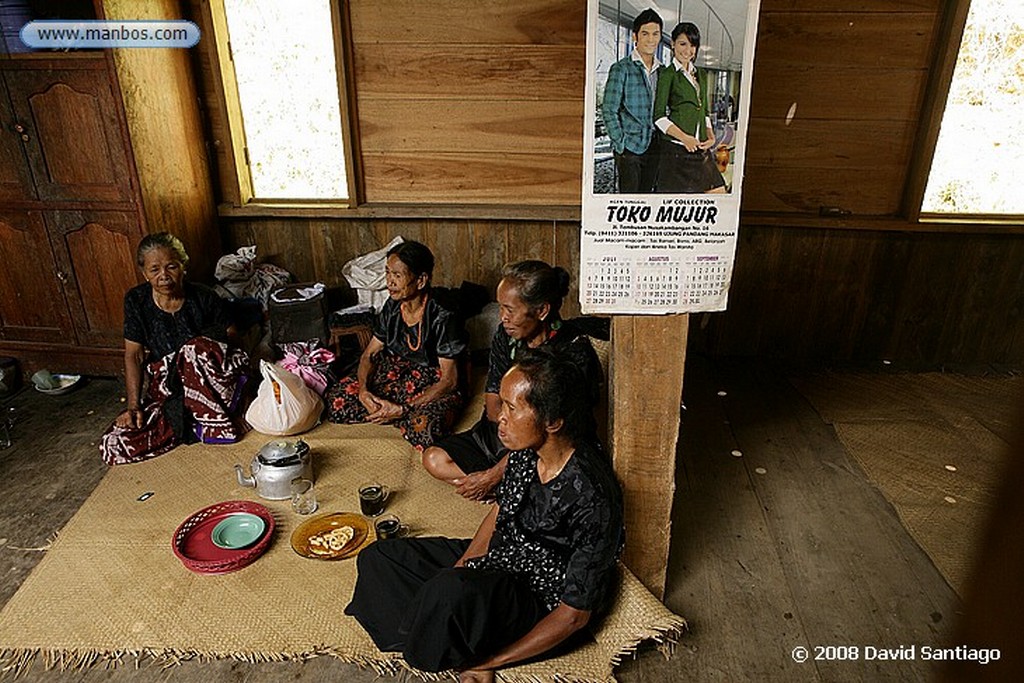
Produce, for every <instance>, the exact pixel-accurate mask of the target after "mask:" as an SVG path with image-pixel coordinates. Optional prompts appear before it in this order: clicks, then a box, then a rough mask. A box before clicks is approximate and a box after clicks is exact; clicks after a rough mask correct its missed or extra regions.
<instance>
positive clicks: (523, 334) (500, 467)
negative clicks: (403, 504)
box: [423, 261, 602, 500]
mask: <svg viewBox="0 0 1024 683" xmlns="http://www.w3.org/2000/svg"><path fill="white" fill-rule="evenodd" d="M568 292H569V273H567V272H566V271H565V269H563V268H559V267H557V266H556V267H554V268H552V267H551V266H549V265H548V264H547V263H544V262H543V261H519V262H518V263H512V264H509V265H507V266H505V269H504V271H503V272H502V279H501V282H499V283H498V305H499V306H500V311H501V321H500V323H499V324H498V328H497V329H496V330H495V332H494V339H492V340H491V354H490V362H489V367H488V369H487V384H486V387H485V388H484V411H483V415H481V416H480V420H479V421H478V422H477V423H476V424H475V425H473V427H472V428H471V429H470V430H469V431H466V432H462V433H461V434H454V435H452V436H450V437H448V438H446V439H443V440H441V441H439V442H438V443H436V444H435V445H434V446H432V447H430V448H428V449H426V450H425V451H423V466H424V467H425V468H426V470H427V471H428V472H430V474H431V475H433V476H434V477H436V478H438V479H441V480H442V481H447V482H448V483H450V484H454V485H455V486H456V490H457V491H458V492H459V494H461V495H463V496H465V497H466V498H470V499H473V500H483V499H486V498H488V497H489V496H490V495H491V492H492V491H493V490H494V487H495V486H497V485H498V482H499V481H500V480H501V475H502V472H504V471H505V457H504V456H505V447H504V446H502V444H501V441H500V440H499V439H498V413H499V411H500V408H501V402H500V401H499V399H498V388H499V386H500V385H501V378H502V377H504V375H505V373H506V372H508V369H509V368H510V367H512V363H513V362H514V361H515V360H516V357H517V354H519V353H521V352H522V351H523V349H528V348H538V347H541V346H543V347H547V348H550V349H551V350H552V351H553V352H554V353H555V354H557V355H558V356H560V357H562V358H565V359H568V360H569V361H570V362H572V363H574V364H575V365H576V366H577V367H578V368H579V370H580V371H581V372H582V375H583V382H584V384H585V399H586V401H588V403H589V405H590V406H591V408H593V407H594V406H596V405H597V401H598V392H599V391H600V386H601V380H602V376H601V375H602V372H601V363H600V361H598V359H597V354H596V353H594V349H593V347H592V346H591V345H590V340H589V339H588V338H587V336H586V335H585V334H583V333H582V332H581V331H580V330H578V329H576V328H575V327H574V326H573V324H572V323H571V322H567V321H564V320H562V318H561V316H560V315H559V310H560V309H561V307H562V300H563V299H564V298H565V295H566V294H568Z"/></svg>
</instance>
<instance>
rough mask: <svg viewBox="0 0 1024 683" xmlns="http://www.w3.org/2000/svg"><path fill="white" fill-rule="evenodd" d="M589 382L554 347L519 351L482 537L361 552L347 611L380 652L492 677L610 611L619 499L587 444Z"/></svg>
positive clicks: (506, 382) (403, 541)
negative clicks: (504, 458)
mask: <svg viewBox="0 0 1024 683" xmlns="http://www.w3.org/2000/svg"><path fill="white" fill-rule="evenodd" d="M582 385H583V383H582V381H581V377H580V374H579V372H578V370H577V369H576V368H575V367H574V366H573V365H572V364H570V363H568V362H566V361H564V360H560V359H558V358H555V357H554V356H552V355H551V354H550V352H546V351H545V352H539V351H538V352H531V353H524V354H521V356H520V357H518V358H517V364H516V365H514V366H513V367H512V369H511V370H509V371H508V373H506V375H505V377H504V378H503V379H502V381H501V388H500V391H499V396H500V399H501V410H500V416H499V418H498V434H499V436H500V438H501V440H502V442H503V443H504V444H505V445H506V446H507V447H508V448H509V449H510V452H509V455H508V466H507V468H506V470H505V475H504V477H503V479H502V481H501V484H500V485H499V486H498V489H497V492H496V494H497V503H496V505H494V506H493V507H492V508H491V510H490V512H489V513H488V514H487V517H486V518H485V519H484V521H483V523H482V524H481V525H480V528H479V529H478V530H477V532H476V535H475V536H474V537H473V539H472V540H469V539H464V540H457V539H447V538H400V539H388V540H384V541H377V542H376V543H373V544H371V545H370V546H368V547H367V548H366V549H365V550H363V552H362V553H360V555H359V558H358V560H357V566H358V571H359V576H358V578H357V580H356V587H355V591H354V593H353V596H352V602H351V603H350V604H349V605H348V607H347V608H346V610H345V613H346V614H349V615H352V616H354V617H355V618H356V619H357V620H358V621H359V623H360V624H362V626H363V628H365V629H366V631H367V632H368V633H369V634H370V637H371V638H373V641H374V643H376V645H377V647H379V648H380V649H381V650H383V651H391V652H402V654H403V656H404V657H405V660H406V661H407V662H408V663H409V664H410V665H412V666H414V667H416V668H418V669H421V670H424V671H444V670H447V669H459V670H461V671H462V676H461V680H466V681H473V680H482V681H491V680H494V670H495V669H498V668H501V667H503V666H507V665H509V664H512V663H514V662H519V661H522V660H524V659H528V658H530V657H534V656H536V655H539V654H542V653H545V652H547V651H549V650H550V649H551V648H553V647H555V646H556V645H558V644H559V643H561V642H562V641H564V640H565V639H566V638H568V637H569V636H571V635H572V634H573V633H575V632H576V631H578V630H579V629H581V628H582V627H583V626H585V625H586V624H587V622H588V621H589V620H590V617H591V615H592V614H593V613H595V612H599V611H601V610H603V609H605V608H606V607H607V606H608V605H609V603H610V600H611V598H612V596H613V591H614V587H615V582H616V577H617V571H616V560H617V559H618V557H619V554H620V552H621V550H622V545H623V540H624V533H625V532H624V530H623V526H622V494H621V492H620V490H619V485H618V483H617V482H616V480H615V476H614V474H613V472H612V470H611V466H610V464H609V463H608V460H607V458H605V457H604V456H603V455H601V454H599V453H598V452H597V450H596V447H595V445H594V444H592V443H590V442H589V441H588V440H587V435H588V433H589V431H590V427H589V422H590V420H589V411H590V407H589V404H588V401H587V400H586V397H585V396H584V394H583V392H582Z"/></svg>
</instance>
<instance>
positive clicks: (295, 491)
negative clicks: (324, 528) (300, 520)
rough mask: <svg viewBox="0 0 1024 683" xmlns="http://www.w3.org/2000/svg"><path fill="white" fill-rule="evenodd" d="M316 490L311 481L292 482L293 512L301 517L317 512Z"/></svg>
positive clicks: (294, 480) (298, 480)
mask: <svg viewBox="0 0 1024 683" xmlns="http://www.w3.org/2000/svg"><path fill="white" fill-rule="evenodd" d="M316 508H317V503H316V489H314V488H313V482H312V481H310V480H309V479H301V478H300V479H293V480H292V510H294V511H295V512H296V513H298V514H300V515H311V514H313V513H314V512H316Z"/></svg>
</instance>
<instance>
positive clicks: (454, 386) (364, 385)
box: [325, 241, 466, 450]
mask: <svg viewBox="0 0 1024 683" xmlns="http://www.w3.org/2000/svg"><path fill="white" fill-rule="evenodd" d="M384 272H385V277H386V280H387V287H388V294H389V295H390V297H391V298H390V299H388V301H387V302H386V303H385V304H384V307H383V308H382V309H381V311H380V313H378V314H377V317H376V320H375V321H374V326H373V339H371V340H370V343H369V344H367V346H366V349H364V350H363V354H362V356H360V358H359V368H358V370H357V371H356V376H355V377H347V378H345V379H343V380H341V381H340V382H338V383H337V384H336V385H334V387H332V388H331V389H329V390H328V392H327V394H326V396H325V398H326V400H327V406H328V419H329V420H330V421H331V422H341V423H346V424H352V423H357V422H373V423H376V424H393V425H395V426H396V427H398V428H399V429H400V430H401V432H402V436H403V437H405V439H406V440H407V441H408V442H409V443H411V444H412V445H413V446H415V447H416V448H418V449H421V450H422V449H423V448H425V447H427V446H429V445H431V444H432V443H434V441H435V440H437V439H438V438H440V437H442V436H444V435H446V434H448V433H449V432H450V431H451V426H452V424H453V423H454V422H455V419H456V417H458V414H459V411H460V410H461V408H462V404H463V394H462V392H461V391H460V389H459V373H458V367H457V361H458V357H459V356H460V355H461V354H462V352H463V351H464V350H465V348H466V341H465V331H464V329H463V327H462V324H461V323H460V322H459V321H458V320H457V318H456V316H455V315H454V314H452V313H451V312H450V311H448V310H446V309H445V308H443V307H442V306H441V304H439V303H438V302H437V300H436V299H434V297H432V296H431V295H430V278H431V276H432V274H433V272H434V255H433V254H432V253H430V249H428V248H427V247H425V246H424V245H422V244H420V243H419V242H412V241H409V242H402V243H401V244H399V245H398V246H396V247H394V248H393V249H391V250H390V251H388V259H387V266H386V267H385V271H384Z"/></svg>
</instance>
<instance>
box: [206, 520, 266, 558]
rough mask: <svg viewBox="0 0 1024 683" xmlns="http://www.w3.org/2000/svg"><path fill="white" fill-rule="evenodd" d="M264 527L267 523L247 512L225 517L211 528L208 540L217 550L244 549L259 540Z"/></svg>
mask: <svg viewBox="0 0 1024 683" xmlns="http://www.w3.org/2000/svg"><path fill="white" fill-rule="evenodd" d="M266 527H267V523H266V522H264V521H263V518H261V517H258V516H257V515H251V514H249V513H248V512H239V513H236V514H233V515H229V516H228V517H225V518H224V519H222V520H221V521H220V523H218V524H217V526H215V527H213V531H212V532H211V533H210V540H212V541H213V544H214V545H215V546H217V547H219V548H227V549H229V550H236V549H238V548H245V547H247V546H250V545H252V544H253V543H255V542H256V541H257V540H259V538H260V536H262V535H263V530H264V529H265V528H266Z"/></svg>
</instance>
